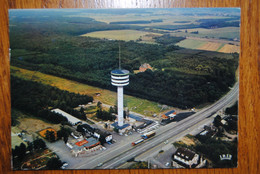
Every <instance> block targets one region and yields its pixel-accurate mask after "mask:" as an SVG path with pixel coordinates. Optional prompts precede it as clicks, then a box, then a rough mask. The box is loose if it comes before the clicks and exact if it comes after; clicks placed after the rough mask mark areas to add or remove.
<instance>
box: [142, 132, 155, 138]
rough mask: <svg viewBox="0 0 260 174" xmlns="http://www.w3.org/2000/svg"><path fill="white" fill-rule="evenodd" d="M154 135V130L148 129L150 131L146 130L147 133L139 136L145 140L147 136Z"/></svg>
mask: <svg viewBox="0 0 260 174" xmlns="http://www.w3.org/2000/svg"><path fill="white" fill-rule="evenodd" d="M154 135H155V132H154V131H150V132H147V133H144V134H143V135H141V137H142V138H143V139H144V140H146V139H148V138H151V137H153V136H154Z"/></svg>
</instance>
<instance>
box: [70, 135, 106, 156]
mask: <svg viewBox="0 0 260 174" xmlns="http://www.w3.org/2000/svg"><path fill="white" fill-rule="evenodd" d="M66 145H67V146H68V147H69V148H70V149H71V153H72V154H73V155H75V156H76V157H77V156H79V155H80V154H86V153H91V152H94V151H96V150H99V149H101V148H102V146H101V145H100V141H99V140H97V139H96V138H93V137H90V138H87V139H80V140H75V139H73V140H71V141H69V142H67V144H66Z"/></svg>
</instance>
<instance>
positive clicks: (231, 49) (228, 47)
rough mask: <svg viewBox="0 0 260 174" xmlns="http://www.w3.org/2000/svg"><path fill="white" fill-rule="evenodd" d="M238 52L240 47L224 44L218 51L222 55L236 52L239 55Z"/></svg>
mask: <svg viewBox="0 0 260 174" xmlns="http://www.w3.org/2000/svg"><path fill="white" fill-rule="evenodd" d="M239 50H240V47H239V46H237V45H230V44H226V45H224V46H223V47H222V48H221V49H220V50H219V52H222V53H234V52H237V53H239Z"/></svg>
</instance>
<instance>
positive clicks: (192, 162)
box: [173, 147, 200, 168]
mask: <svg viewBox="0 0 260 174" xmlns="http://www.w3.org/2000/svg"><path fill="white" fill-rule="evenodd" d="M173 161H175V162H177V163H178V164H179V165H181V166H183V167H185V168H194V167H196V166H197V165H198V164H199V162H200V156H199V155H198V154H196V153H195V152H193V151H191V150H189V149H186V148H183V147H180V148H178V149H177V151H176V152H175V153H174V154H173Z"/></svg>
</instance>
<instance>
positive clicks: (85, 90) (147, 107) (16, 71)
mask: <svg viewBox="0 0 260 174" xmlns="http://www.w3.org/2000/svg"><path fill="white" fill-rule="evenodd" d="M11 74H12V75H14V76H17V77H20V78H23V79H27V80H32V81H37V82H41V83H43V84H47V85H51V86H55V87H57V88H59V89H61V90H67V91H69V92H74V93H80V94H86V95H89V96H92V97H93V98H94V100H99V101H101V102H102V103H105V104H108V105H112V106H114V105H115V104H116V99H117V94H116V92H112V91H109V90H106V89H101V88H98V87H94V86H90V85H86V84H83V83H79V82H75V81H72V80H67V79H64V78H60V77H56V76H53V75H47V74H43V73H40V72H38V71H30V70H26V69H22V68H18V67H14V66H11ZM96 93H100V96H96ZM124 100H125V103H127V107H128V108H129V110H130V111H133V112H137V113H140V114H145V115H147V116H151V115H152V114H151V113H157V114H158V113H160V112H162V111H161V107H160V106H159V103H156V102H152V101H148V100H145V99H141V98H137V97H133V96H129V95H124Z"/></svg>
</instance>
